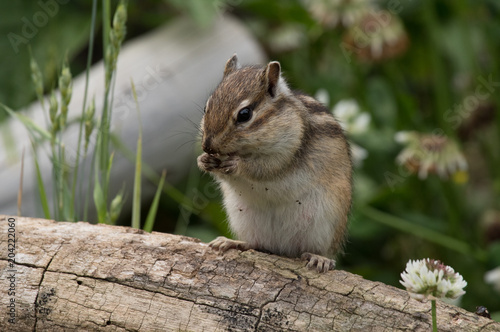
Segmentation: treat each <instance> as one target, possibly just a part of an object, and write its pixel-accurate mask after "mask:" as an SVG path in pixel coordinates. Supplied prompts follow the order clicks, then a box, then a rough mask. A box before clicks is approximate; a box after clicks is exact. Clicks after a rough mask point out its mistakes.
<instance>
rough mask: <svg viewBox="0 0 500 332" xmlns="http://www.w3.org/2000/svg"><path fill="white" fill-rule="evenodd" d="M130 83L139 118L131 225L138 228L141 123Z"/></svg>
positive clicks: (134, 92)
mask: <svg viewBox="0 0 500 332" xmlns="http://www.w3.org/2000/svg"><path fill="white" fill-rule="evenodd" d="M130 84H131V86H132V93H133V96H134V100H135V104H136V108H137V117H138V118H139V137H138V138H137V153H136V155H135V175H134V196H133V198H132V199H133V201H132V227H133V228H137V229H139V228H141V173H142V170H141V169H142V123H141V112H140V110H139V102H138V101H137V94H136V91H135V85H134V82H133V81H132V80H131V81H130Z"/></svg>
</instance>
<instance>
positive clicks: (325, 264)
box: [300, 252, 335, 273]
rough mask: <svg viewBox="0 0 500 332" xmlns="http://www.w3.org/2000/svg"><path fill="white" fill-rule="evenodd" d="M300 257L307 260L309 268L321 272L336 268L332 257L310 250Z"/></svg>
mask: <svg viewBox="0 0 500 332" xmlns="http://www.w3.org/2000/svg"><path fill="white" fill-rule="evenodd" d="M300 258H301V259H303V260H306V261H307V267H308V268H309V269H316V270H317V271H318V272H320V273H321V272H323V273H324V272H328V271H329V270H333V269H335V260H334V259H330V258H327V257H324V256H321V255H316V254H311V253H309V252H305V253H303V254H302V256H301V257H300Z"/></svg>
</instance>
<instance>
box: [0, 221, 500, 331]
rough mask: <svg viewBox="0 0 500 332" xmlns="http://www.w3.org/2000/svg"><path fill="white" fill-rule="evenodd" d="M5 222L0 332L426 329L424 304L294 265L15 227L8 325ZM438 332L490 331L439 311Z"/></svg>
mask: <svg viewBox="0 0 500 332" xmlns="http://www.w3.org/2000/svg"><path fill="white" fill-rule="evenodd" d="M7 218H8V217H7V216H0V229H1V233H0V234H1V236H0V273H1V275H0V285H1V287H0V288H1V289H2V294H1V296H0V330H1V331H7V330H8V331H30V330H31V331H62V330H88V331H94V330H95V331H97V330H99V331H101V330H102V331H284V330H288V331H430V330H431V325H430V324H431V318H430V303H421V302H418V301H416V300H413V299H410V298H409V297H408V295H407V293H406V292H405V291H403V290H400V289H396V288H394V287H391V286H387V285H385V284H382V283H379V282H372V281H368V280H364V279H363V278H361V277H360V276H357V275H353V274H350V273H348V272H345V271H330V272H328V273H326V274H321V275H319V274H317V273H316V272H314V271H309V270H307V269H306V268H305V267H304V263H303V262H301V261H299V260H293V259H288V258H283V257H279V256H274V255H268V254H264V253H260V252H255V251H248V252H238V251H236V250H231V251H229V252H228V253H226V254H224V255H218V254H216V253H215V252H213V251H212V250H211V249H210V248H208V246H207V245H206V244H205V243H201V242H200V241H199V240H196V239H192V238H188V237H183V236H176V235H171V234H163V233H156V232H153V233H145V232H143V231H140V230H134V229H131V228H128V227H117V226H107V225H91V224H88V223H85V222H79V223H66V222H53V221H49V220H43V219H30V218H21V217H12V218H15V220H16V222H15V223H16V240H17V243H16V261H17V264H16V266H15V269H16V270H17V272H16V296H15V301H16V323H15V324H11V323H9V322H8V319H9V316H8V315H7V313H8V312H7V309H6V308H7V305H8V303H9V302H8V301H9V297H8V296H7V294H6V288H7V286H8V282H9V281H8V280H7V279H6V278H7V277H8V275H9V273H8V272H7V271H8V266H7V264H8V261H7V222H6V220H7ZM438 325H439V330H440V331H450V332H451V331H500V323H495V322H493V321H492V320H489V319H486V318H483V317H480V316H477V315H475V314H473V313H470V312H467V311H465V310H463V309H461V308H458V307H455V306H452V305H448V304H444V303H442V302H439V303H438Z"/></svg>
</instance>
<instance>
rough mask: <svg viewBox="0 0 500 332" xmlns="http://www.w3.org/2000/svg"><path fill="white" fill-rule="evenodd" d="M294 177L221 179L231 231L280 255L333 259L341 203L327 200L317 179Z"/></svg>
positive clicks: (244, 239)
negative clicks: (329, 256) (264, 180)
mask: <svg viewBox="0 0 500 332" xmlns="http://www.w3.org/2000/svg"><path fill="white" fill-rule="evenodd" d="M293 178H294V180H295V181H287V179H286V178H284V179H281V180H280V181H279V182H267V183H262V182H259V183H251V182H248V181H246V180H241V179H231V178H225V179H219V182H220V184H221V187H222V190H223V192H224V205H225V208H226V211H227V214H228V217H229V224H230V227H231V229H232V231H233V232H234V233H235V235H236V236H237V237H238V239H239V240H241V241H245V242H248V243H249V244H250V245H251V246H254V247H256V248H258V249H264V250H268V251H270V252H272V253H275V254H278V255H284V256H289V257H299V256H300V255H301V254H302V253H304V252H309V253H315V254H320V255H327V254H328V253H329V250H330V248H331V245H332V241H333V232H334V229H335V227H334V226H335V224H336V222H337V215H336V213H335V202H333V201H330V202H325V201H324V200H325V197H328V195H325V194H324V193H322V188H321V186H320V185H319V184H317V183H314V180H313V179H311V178H303V179H302V181H297V176H294V177H293ZM330 197H331V196H330ZM321 198H323V200H322V199H321Z"/></svg>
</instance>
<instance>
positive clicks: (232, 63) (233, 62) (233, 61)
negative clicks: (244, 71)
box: [224, 53, 240, 77]
mask: <svg viewBox="0 0 500 332" xmlns="http://www.w3.org/2000/svg"><path fill="white" fill-rule="evenodd" d="M239 68H240V63H239V62H238V56H237V55H236V53H234V54H233V56H232V57H231V58H229V60H227V62H226V67H225V68H224V77H226V76H227V75H229V74H231V73H232V72H234V71H235V70H237V69H239Z"/></svg>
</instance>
